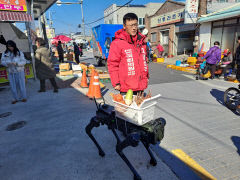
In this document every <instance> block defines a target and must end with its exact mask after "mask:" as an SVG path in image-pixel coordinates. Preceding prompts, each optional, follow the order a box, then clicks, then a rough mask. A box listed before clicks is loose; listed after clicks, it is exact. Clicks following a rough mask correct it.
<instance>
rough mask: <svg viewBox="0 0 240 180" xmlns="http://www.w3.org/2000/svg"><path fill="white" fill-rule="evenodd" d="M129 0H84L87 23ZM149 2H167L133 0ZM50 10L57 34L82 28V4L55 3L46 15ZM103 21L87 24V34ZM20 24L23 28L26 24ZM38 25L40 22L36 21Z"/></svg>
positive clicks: (136, 2)
mask: <svg viewBox="0 0 240 180" xmlns="http://www.w3.org/2000/svg"><path fill="white" fill-rule="evenodd" d="M61 1H62V2H77V1H78V0H61ZM128 1H129V0H83V13H84V22H85V24H87V23H90V22H93V21H94V20H96V19H98V18H101V17H103V12H104V10H105V9H106V8H107V7H109V6H110V5H111V4H113V3H115V4H117V5H123V4H125V3H127V2H128ZM149 2H161V3H162V2H165V1H164V0H133V1H132V2H131V4H147V3H149ZM49 11H51V13H52V19H53V27H54V28H55V31H56V33H57V34H59V33H70V32H79V31H82V29H79V28H78V24H81V22H82V15H81V14H82V13H81V6H80V4H72V5H61V6H58V5H56V4H54V5H53V6H52V7H51V8H50V9H49V10H48V11H47V12H46V16H47V18H48V17H49ZM101 23H103V20H102V21H99V22H97V23H95V24H91V26H89V25H88V26H87V25H86V26H85V28H86V34H89V32H90V28H91V27H93V26H95V25H97V24H101ZM21 26H22V25H19V27H20V28H21V29H23V27H24V26H22V27H21ZM36 26H38V23H36Z"/></svg>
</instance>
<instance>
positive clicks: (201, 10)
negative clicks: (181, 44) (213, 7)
mask: <svg viewBox="0 0 240 180" xmlns="http://www.w3.org/2000/svg"><path fill="white" fill-rule="evenodd" d="M205 14H207V0H199V1H198V18H200V17H201V16H202V15H205ZM200 26H201V24H196V30H195V42H196V46H195V48H194V52H198V49H199V47H200V46H201V44H199V43H200V40H199V32H200Z"/></svg>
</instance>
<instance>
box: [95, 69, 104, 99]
mask: <svg viewBox="0 0 240 180" xmlns="http://www.w3.org/2000/svg"><path fill="white" fill-rule="evenodd" d="M93 96H94V97H95V98H96V99H100V98H102V94H101V87H100V84H99V75H98V72H95V74H94V78H93Z"/></svg>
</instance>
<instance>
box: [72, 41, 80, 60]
mask: <svg viewBox="0 0 240 180" xmlns="http://www.w3.org/2000/svg"><path fill="white" fill-rule="evenodd" d="M73 51H74V55H75V61H76V63H77V64H79V55H80V51H79V47H78V45H77V43H76V42H73Z"/></svg>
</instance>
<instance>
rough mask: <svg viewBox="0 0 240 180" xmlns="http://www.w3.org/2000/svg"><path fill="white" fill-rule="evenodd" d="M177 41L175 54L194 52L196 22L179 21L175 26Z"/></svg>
mask: <svg viewBox="0 0 240 180" xmlns="http://www.w3.org/2000/svg"><path fill="white" fill-rule="evenodd" d="M175 32H176V36H175V42H176V47H177V48H176V51H177V52H176V53H175V54H177V55H178V54H192V53H193V50H194V48H193V41H194V37H195V24H184V23H177V24H176V27H175Z"/></svg>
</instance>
